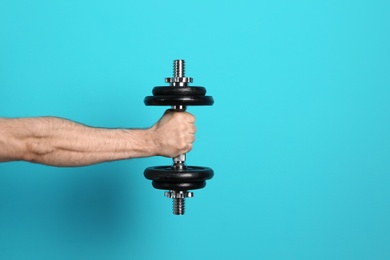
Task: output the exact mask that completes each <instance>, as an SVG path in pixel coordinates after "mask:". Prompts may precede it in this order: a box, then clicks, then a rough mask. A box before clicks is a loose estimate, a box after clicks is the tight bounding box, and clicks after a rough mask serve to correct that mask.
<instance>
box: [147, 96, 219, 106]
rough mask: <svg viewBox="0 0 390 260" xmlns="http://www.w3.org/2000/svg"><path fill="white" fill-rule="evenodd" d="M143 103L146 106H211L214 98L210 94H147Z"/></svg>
mask: <svg viewBox="0 0 390 260" xmlns="http://www.w3.org/2000/svg"><path fill="white" fill-rule="evenodd" d="M144 103H145V105H147V106H175V105H182V106H211V105H213V104H214V99H213V97H211V96H173V95H171V96H147V97H145V99H144Z"/></svg>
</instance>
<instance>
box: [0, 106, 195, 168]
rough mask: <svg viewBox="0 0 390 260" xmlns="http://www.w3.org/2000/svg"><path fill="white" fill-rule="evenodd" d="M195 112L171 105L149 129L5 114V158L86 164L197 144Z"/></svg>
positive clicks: (0, 126) (0, 152)
mask: <svg viewBox="0 0 390 260" xmlns="http://www.w3.org/2000/svg"><path fill="white" fill-rule="evenodd" d="M194 121H195V118H194V117H193V116H192V115H191V114H189V113H186V112H171V111H167V112H166V113H165V114H164V116H163V117H162V118H161V119H160V120H159V121H158V122H157V123H156V124H155V125H154V126H152V127H151V128H149V129H103V128H93V127H89V126H85V125H82V124H79V123H75V122H72V121H69V120H66V119H61V118H56V117H38V118H18V119H4V118H0V162H6V161H15V160H24V161H30V162H35V163H41V164H46V165H54V166H83V165H90V164H95V163H100V162H106V161H114V160H121V159H129V158H139V157H148V156H155V155H161V156H167V157H174V156H176V155H178V154H181V153H185V152H188V151H190V150H191V148H192V143H193V142H194V140H195V137H194V133H195V130H196V129H195V126H194Z"/></svg>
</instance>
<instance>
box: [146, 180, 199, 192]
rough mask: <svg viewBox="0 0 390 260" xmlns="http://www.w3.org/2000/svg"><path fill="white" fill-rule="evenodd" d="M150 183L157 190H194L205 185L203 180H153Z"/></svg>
mask: <svg viewBox="0 0 390 260" xmlns="http://www.w3.org/2000/svg"><path fill="white" fill-rule="evenodd" d="M152 185H153V187H154V188H155V189H159V190H182V191H185V190H196V189H202V188H204V187H205V186H206V182H205V181H199V182H159V181H153V182H152Z"/></svg>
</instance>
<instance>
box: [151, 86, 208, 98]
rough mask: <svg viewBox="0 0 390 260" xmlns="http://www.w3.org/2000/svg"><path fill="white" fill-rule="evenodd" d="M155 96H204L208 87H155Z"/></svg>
mask: <svg viewBox="0 0 390 260" xmlns="http://www.w3.org/2000/svg"><path fill="white" fill-rule="evenodd" d="M152 92H153V95H154V96H171V95H179V96H204V95H206V89H205V88H204V87H166V86H164V87H154V88H153V91H152Z"/></svg>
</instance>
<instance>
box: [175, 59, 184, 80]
mask: <svg viewBox="0 0 390 260" xmlns="http://www.w3.org/2000/svg"><path fill="white" fill-rule="evenodd" d="M173 74H174V77H175V78H183V77H184V74H185V65H184V60H175V61H174V65H173Z"/></svg>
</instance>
